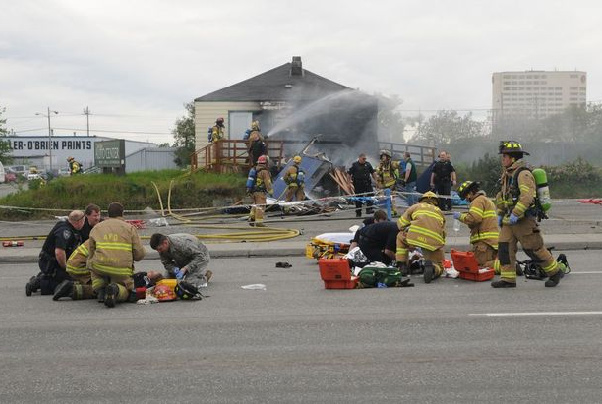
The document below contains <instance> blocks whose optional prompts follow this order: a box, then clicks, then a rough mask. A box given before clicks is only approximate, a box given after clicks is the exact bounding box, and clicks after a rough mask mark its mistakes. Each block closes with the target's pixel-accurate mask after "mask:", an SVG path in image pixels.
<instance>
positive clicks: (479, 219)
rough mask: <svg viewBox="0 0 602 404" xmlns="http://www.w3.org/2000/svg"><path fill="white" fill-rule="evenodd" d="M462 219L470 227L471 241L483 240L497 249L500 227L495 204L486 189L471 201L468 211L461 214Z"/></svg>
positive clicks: (472, 242)
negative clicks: (488, 196)
mask: <svg viewBox="0 0 602 404" xmlns="http://www.w3.org/2000/svg"><path fill="white" fill-rule="evenodd" d="M460 221H461V222H462V223H466V225H468V227H469V228H470V243H471V244H474V243H476V242H477V241H483V242H485V243H487V244H489V245H490V246H492V247H493V248H495V249H497V242H498V238H499V235H500V233H499V229H498V227H497V213H496V211H495V205H494V204H493V202H492V201H491V200H489V198H487V195H486V194H485V192H484V191H479V192H478V193H477V196H476V198H474V199H473V200H472V201H471V202H470V207H469V208H468V213H462V214H461V215H460Z"/></svg>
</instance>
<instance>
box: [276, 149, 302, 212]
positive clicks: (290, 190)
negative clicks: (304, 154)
mask: <svg viewBox="0 0 602 404" xmlns="http://www.w3.org/2000/svg"><path fill="white" fill-rule="evenodd" d="M301 161H302V159H301V156H295V157H293V165H292V166H290V167H289V168H288V170H286V173H285V174H284V177H282V179H283V180H284V182H285V183H286V194H285V196H284V200H285V201H286V202H291V201H292V200H293V198H295V200H296V201H298V202H300V201H304V200H305V173H304V172H303V170H302V169H301V167H300V164H301Z"/></svg>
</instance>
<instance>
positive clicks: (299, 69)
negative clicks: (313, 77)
mask: <svg viewBox="0 0 602 404" xmlns="http://www.w3.org/2000/svg"><path fill="white" fill-rule="evenodd" d="M291 76H300V77H302V76H303V64H302V63H301V56H293V61H292V63H291Z"/></svg>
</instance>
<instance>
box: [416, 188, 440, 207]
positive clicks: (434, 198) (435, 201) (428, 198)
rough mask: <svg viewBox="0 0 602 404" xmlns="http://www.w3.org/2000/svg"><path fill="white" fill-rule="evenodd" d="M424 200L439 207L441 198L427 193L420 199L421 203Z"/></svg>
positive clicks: (429, 192)
mask: <svg viewBox="0 0 602 404" xmlns="http://www.w3.org/2000/svg"><path fill="white" fill-rule="evenodd" d="M423 200H426V202H432V203H433V204H435V205H439V198H438V197H437V194H435V193H434V192H431V191H428V192H425V193H424V194H422V196H421V197H420V199H418V201H419V202H422V201H423Z"/></svg>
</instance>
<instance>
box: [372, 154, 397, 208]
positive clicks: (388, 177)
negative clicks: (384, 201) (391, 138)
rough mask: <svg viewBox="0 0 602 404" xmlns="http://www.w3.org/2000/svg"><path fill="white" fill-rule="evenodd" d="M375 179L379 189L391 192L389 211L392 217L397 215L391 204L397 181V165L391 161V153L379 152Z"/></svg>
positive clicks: (393, 205)
mask: <svg viewBox="0 0 602 404" xmlns="http://www.w3.org/2000/svg"><path fill="white" fill-rule="evenodd" d="M376 178H377V181H376V182H377V185H378V188H379V189H381V190H385V189H390V190H391V210H392V213H393V215H397V210H396V209H395V204H394V203H393V201H394V198H393V195H394V192H395V184H396V183H397V180H398V179H399V163H397V162H396V161H391V152H390V151H389V150H381V151H380V164H379V165H378V167H377V168H376Z"/></svg>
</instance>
